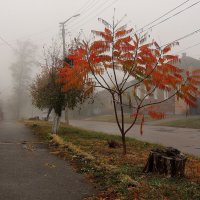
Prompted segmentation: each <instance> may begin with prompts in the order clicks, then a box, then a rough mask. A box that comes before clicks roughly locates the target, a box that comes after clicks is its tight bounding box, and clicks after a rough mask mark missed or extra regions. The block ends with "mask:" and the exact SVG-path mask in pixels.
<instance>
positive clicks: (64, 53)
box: [60, 14, 80, 125]
mask: <svg viewBox="0 0 200 200" xmlns="http://www.w3.org/2000/svg"><path fill="white" fill-rule="evenodd" d="M78 16H80V14H76V15H73V16H71V17H70V18H69V19H67V20H65V21H64V22H60V25H61V26H62V40H63V67H64V62H65V61H64V60H65V56H66V49H65V24H66V23H67V22H68V21H69V20H70V19H72V18H74V17H78ZM65 123H66V124H67V125H69V116H68V106H67V105H66V107H65Z"/></svg>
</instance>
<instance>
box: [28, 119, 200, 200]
mask: <svg viewBox="0 0 200 200" xmlns="http://www.w3.org/2000/svg"><path fill="white" fill-rule="evenodd" d="M25 124H26V125H28V126H29V127H31V128H32V129H33V131H34V132H35V133H37V134H38V135H39V136H40V137H42V138H44V139H46V140H51V143H52V145H53V146H54V148H53V149H51V153H52V154H55V155H59V156H61V157H63V158H65V159H67V160H68V161H69V162H70V163H71V164H72V165H73V166H74V167H75V169H76V170H77V172H79V173H83V174H84V175H85V176H86V177H87V178H88V179H89V180H91V181H92V182H93V183H94V184H95V186H96V187H97V189H98V191H99V194H98V195H97V197H91V198H88V199H110V200H114V199H127V200H132V199H134V200H137V199H138V200H140V199H141V200H142V199H148V200H164V199H165V200H167V199H170V200H173V199H176V200H177V199H184V200H187V199H188V200H193V199H194V200H197V199H200V185H199V181H200V171H199V169H200V161H199V160H198V159H196V158H194V157H189V159H188V162H187V165H186V177H185V178H166V177H164V176H160V175H156V174H148V175H147V174H144V173H142V170H143V167H144V165H145V163H146V159H147V157H148V153H149V151H150V149H152V148H155V147H158V145H155V144H150V143H146V142H140V141H138V140H135V139H130V138H127V147H128V148H127V150H128V153H127V155H126V156H123V155H122V147H121V146H119V147H118V148H115V149H113V148H109V147H108V144H107V141H108V140H110V139H114V140H115V141H116V142H118V143H120V142H121V139H120V137H119V136H113V135H107V134H104V133H100V132H94V131H87V130H82V129H79V128H75V127H71V126H69V127H66V126H64V125H62V127H61V129H60V132H59V136H53V137H52V136H50V135H49V133H50V130H51V125H50V124H49V123H47V122H43V121H34V122H33V121H26V122H25ZM52 138H53V139H52Z"/></svg>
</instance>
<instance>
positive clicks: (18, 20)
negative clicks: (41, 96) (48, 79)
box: [0, 0, 200, 118]
mask: <svg viewBox="0 0 200 200" xmlns="http://www.w3.org/2000/svg"><path fill="white" fill-rule="evenodd" d="M180 4H183V5H182V6H180V7H179V8H176V7H177V6H179V5H180ZM0 7H1V11H0V70H1V73H0V104H1V105H0V106H3V107H4V109H6V108H9V110H10V112H8V113H7V117H9V118H17V115H21V117H31V116H34V115H35V114H36V113H37V110H36V109H35V108H34V107H33V106H32V105H31V99H30V96H29V92H28V89H29V85H30V83H31V80H32V79H33V78H34V76H35V74H36V73H37V72H39V70H40V65H41V64H43V63H44V60H43V47H44V46H48V45H50V44H51V42H52V39H53V40H56V41H57V42H58V43H62V36H61V27H60V25H59V23H60V22H63V21H65V20H67V19H69V18H70V17H72V16H73V15H76V14H80V16H79V17H75V18H72V19H71V20H70V21H69V22H67V23H66V26H65V27H66V40H67V42H69V41H70V40H72V39H73V38H74V37H76V36H78V35H79V34H82V35H83V37H85V38H89V37H91V34H90V32H91V30H92V29H94V30H100V29H101V28H102V27H101V25H100V23H98V18H99V17H100V18H103V19H105V20H107V21H111V20H112V17H113V14H114V8H115V18H116V19H118V20H120V19H123V21H122V24H128V25H129V26H130V27H133V28H134V29H135V30H139V29H141V28H143V30H144V31H148V33H149V34H150V35H151V38H154V39H155V40H156V41H157V42H158V43H159V44H160V45H161V46H162V45H165V44H166V43H169V42H172V41H174V40H177V39H179V38H181V37H183V36H185V35H189V34H190V33H193V34H191V35H189V36H188V37H186V38H184V39H183V40H181V41H180V45H179V46H177V47H175V48H174V50H173V53H176V54H178V55H180V57H181V55H182V53H183V52H186V54H187V55H189V56H191V57H193V58H196V59H199V58H200V31H199V29H200V20H199V10H200V1H197V0H188V1H184V0H175V1H174V0H168V1H163V0H161V1H160V0H153V1H144V0H143V1H137V0H123V1H122V0H73V1H69V0H57V1H55V0H48V1H47V0H15V1H11V0H7V1H5V0H0ZM175 8H176V9H175ZM173 9H175V10H174V11H173V12H171V13H169V14H168V15H166V16H165V17H163V18H161V19H160V20H158V21H156V22H155V23H152V24H150V25H148V24H149V23H151V22H153V21H154V20H155V19H158V18H160V17H161V16H162V15H164V14H165V13H167V12H168V11H171V10H173ZM125 15H126V16H125ZM146 25H148V26H147V27H146ZM24 70H25V71H24ZM22 72H23V73H22ZM22 74H23V75H24V77H23V81H22V82H21V81H20V82H19V81H18V80H19V79H20V78H21V76H22ZM17 88H21V90H20V91H19V90H18V89H17ZM22 91H23V92H22ZM19 107H23V110H21V111H20V112H21V114H19V111H18V108H19ZM13 113H15V115H13Z"/></svg>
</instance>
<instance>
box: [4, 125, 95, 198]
mask: <svg viewBox="0 0 200 200" xmlns="http://www.w3.org/2000/svg"><path fill="white" fill-rule="evenodd" d="M23 141H28V142H35V143H36V142H38V140H37V138H35V137H34V135H33V134H32V133H31V131H30V130H29V129H28V128H26V127H24V126H23V125H22V124H19V123H15V122H0V200H79V199H83V198H84V197H85V196H88V195H90V194H92V193H93V192H94V189H93V188H92V186H91V185H90V184H89V183H88V182H87V181H86V180H85V179H84V177H83V176H82V175H80V174H77V173H75V172H74V170H73V169H72V167H71V166H69V164H68V163H67V162H66V161H63V160H61V159H60V158H58V157H56V156H53V155H51V154H50V153H49V152H48V150H47V149H46V148H42V147H41V145H39V146H40V147H39V148H37V147H35V148H32V147H34V144H33V146H30V145H29V146H28V144H22V143H23ZM33 149H34V150H33Z"/></svg>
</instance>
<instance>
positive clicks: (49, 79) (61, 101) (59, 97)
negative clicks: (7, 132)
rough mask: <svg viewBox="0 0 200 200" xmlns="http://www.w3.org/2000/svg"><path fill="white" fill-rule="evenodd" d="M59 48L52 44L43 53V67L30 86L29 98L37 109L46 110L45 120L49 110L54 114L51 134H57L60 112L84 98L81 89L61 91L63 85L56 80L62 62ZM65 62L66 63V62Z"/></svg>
mask: <svg viewBox="0 0 200 200" xmlns="http://www.w3.org/2000/svg"><path fill="white" fill-rule="evenodd" d="M59 52H60V48H59V46H58V45H57V44H56V43H55V42H54V43H53V44H52V46H51V47H49V48H48V49H47V51H46V53H45V61H46V63H45V65H44V66H42V71H41V73H40V74H38V75H37V76H36V78H35V80H34V81H33V83H32V85H31V90H30V91H31V96H32V102H33V104H34V105H35V106H36V107H38V108H39V109H41V110H42V109H48V115H47V119H48V117H49V114H50V112H51V110H52V109H53V110H54V112H55V117H54V123H53V127H52V132H53V133H57V132H58V129H59V124H60V117H61V115H62V110H64V108H65V107H66V105H67V106H68V108H70V109H73V108H74V107H75V106H76V105H77V104H80V103H82V102H83V101H84V100H85V98H86V96H85V95H84V93H83V92H85V91H84V90H83V88H81V87H80V88H76V89H73V90H72V89H71V90H68V91H67V92H64V91H63V84H62V83H60V82H59V80H58V69H60V68H61V67H62V63H63V62H62V61H61V60H60V59H59V56H60V53H59ZM66 62H67V61H66Z"/></svg>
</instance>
